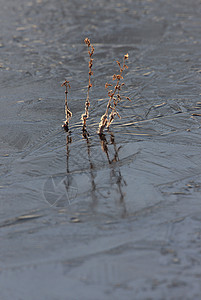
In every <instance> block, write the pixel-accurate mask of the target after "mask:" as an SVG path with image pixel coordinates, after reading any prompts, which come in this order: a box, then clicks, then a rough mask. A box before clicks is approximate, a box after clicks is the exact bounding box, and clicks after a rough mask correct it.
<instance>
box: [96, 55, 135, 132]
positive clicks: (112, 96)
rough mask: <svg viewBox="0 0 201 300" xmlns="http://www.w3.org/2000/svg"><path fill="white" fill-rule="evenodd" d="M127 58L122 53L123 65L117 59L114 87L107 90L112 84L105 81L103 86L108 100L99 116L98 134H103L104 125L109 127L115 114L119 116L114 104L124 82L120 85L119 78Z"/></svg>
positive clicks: (118, 100) (119, 99) (117, 100)
mask: <svg viewBox="0 0 201 300" xmlns="http://www.w3.org/2000/svg"><path fill="white" fill-rule="evenodd" d="M127 59H128V54H126V55H124V59H123V67H121V64H120V62H119V61H117V64H118V66H119V69H120V72H119V74H117V75H116V74H114V75H113V80H116V85H115V87H114V90H109V87H110V86H112V84H108V83H106V85H105V88H106V89H108V96H109V100H108V104H107V108H106V111H105V114H104V115H103V116H102V117H101V122H100V124H99V130H98V134H100V135H101V134H103V131H104V129H105V127H107V129H109V126H110V125H111V123H112V121H113V120H114V117H115V116H116V115H118V117H119V118H121V117H120V115H119V113H118V112H117V110H116V106H117V104H118V103H119V102H120V101H121V96H120V90H121V87H122V86H123V85H124V83H122V84H121V85H120V80H121V79H123V76H122V73H123V71H124V70H125V69H127V68H128V66H127V65H126V60H127ZM116 92H117V95H116ZM126 98H127V99H128V100H130V99H129V98H128V97H126ZM112 105H113V106H112ZM110 109H111V113H110V115H109V116H108V114H109V110H110Z"/></svg>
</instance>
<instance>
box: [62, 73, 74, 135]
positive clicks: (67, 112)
mask: <svg viewBox="0 0 201 300" xmlns="http://www.w3.org/2000/svg"><path fill="white" fill-rule="evenodd" d="M61 86H65V87H66V89H65V116H66V120H65V122H64V125H63V126H62V127H64V129H65V130H66V131H68V130H69V119H70V118H71V117H72V112H71V111H70V109H69V107H68V101H67V95H68V88H69V89H70V84H69V81H67V80H66V79H65V81H64V82H63V83H62V85H61Z"/></svg>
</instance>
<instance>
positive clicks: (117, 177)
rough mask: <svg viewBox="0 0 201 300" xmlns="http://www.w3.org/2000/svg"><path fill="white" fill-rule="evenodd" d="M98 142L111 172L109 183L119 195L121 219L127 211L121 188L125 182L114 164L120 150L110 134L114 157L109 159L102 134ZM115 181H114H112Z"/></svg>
mask: <svg viewBox="0 0 201 300" xmlns="http://www.w3.org/2000/svg"><path fill="white" fill-rule="evenodd" d="M100 142H101V148H102V150H103V152H104V153H105V155H106V157H107V160H108V163H109V165H110V166H111V172H110V180H111V183H112V184H113V182H115V184H116V186H117V191H118V195H119V203H120V205H121V207H122V215H121V216H122V218H124V217H126V215H127V209H126V203H125V197H124V196H125V194H124V192H123V186H125V185H127V184H126V181H125V180H124V179H123V176H122V174H121V170H120V167H118V165H117V164H116V163H117V162H119V161H120V159H119V154H118V153H119V150H120V149H121V146H120V147H118V148H117V145H116V143H115V137H114V134H113V133H112V132H110V143H111V145H113V148H114V157H113V158H112V159H111V158H110V154H109V149H108V142H107V139H106V136H105V135H104V134H101V135H100ZM114 179H115V181H114Z"/></svg>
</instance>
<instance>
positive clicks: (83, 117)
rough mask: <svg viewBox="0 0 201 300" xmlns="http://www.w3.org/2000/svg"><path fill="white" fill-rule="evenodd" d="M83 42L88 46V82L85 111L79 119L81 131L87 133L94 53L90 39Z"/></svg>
mask: <svg viewBox="0 0 201 300" xmlns="http://www.w3.org/2000/svg"><path fill="white" fill-rule="evenodd" d="M84 42H85V44H86V45H87V46H88V54H89V82H88V88H87V98H86V101H85V112H84V114H82V115H81V120H82V123H83V127H82V131H83V134H84V135H86V134H87V135H88V133H87V130H86V126H87V119H88V117H89V106H90V101H89V90H90V88H91V87H92V83H91V76H92V75H93V72H92V66H93V59H92V55H93V53H94V47H93V46H92V45H91V42H90V39H89V38H86V39H85V40H84Z"/></svg>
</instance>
